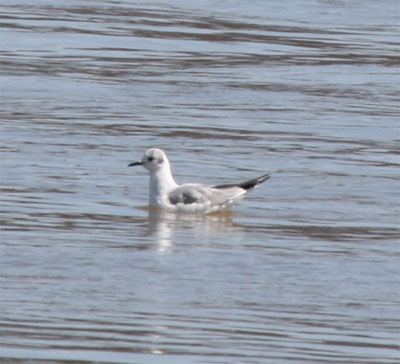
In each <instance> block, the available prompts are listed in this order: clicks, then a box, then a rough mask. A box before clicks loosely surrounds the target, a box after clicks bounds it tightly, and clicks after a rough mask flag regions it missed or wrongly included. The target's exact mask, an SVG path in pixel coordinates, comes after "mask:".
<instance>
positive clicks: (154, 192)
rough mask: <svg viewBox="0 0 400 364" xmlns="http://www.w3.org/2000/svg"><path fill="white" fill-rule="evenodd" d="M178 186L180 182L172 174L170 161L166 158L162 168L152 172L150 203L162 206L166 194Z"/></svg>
mask: <svg viewBox="0 0 400 364" xmlns="http://www.w3.org/2000/svg"><path fill="white" fill-rule="evenodd" d="M177 186H178V184H177V183H176V182H175V180H174V177H173V176H172V173H171V167H170V165H169V162H168V161H167V160H164V164H163V166H162V167H161V168H160V169H157V170H156V171H151V172H150V195H149V202H150V205H151V206H158V207H162V201H163V199H164V198H165V196H166V195H167V194H168V193H169V192H171V191H172V190H173V189H174V188H176V187H177Z"/></svg>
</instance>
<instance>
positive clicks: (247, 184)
mask: <svg viewBox="0 0 400 364" xmlns="http://www.w3.org/2000/svg"><path fill="white" fill-rule="evenodd" d="M270 177H271V175H269V174H264V175H262V176H260V177H257V178H252V179H249V180H248V181H245V182H242V183H233V184H228V185H218V186H213V188H221V189H223V188H230V187H240V188H243V189H244V190H246V191H247V190H251V189H252V188H254V187H256V186H258V185H259V184H260V183H263V182H265V181H266V180H267V179H269V178H270Z"/></svg>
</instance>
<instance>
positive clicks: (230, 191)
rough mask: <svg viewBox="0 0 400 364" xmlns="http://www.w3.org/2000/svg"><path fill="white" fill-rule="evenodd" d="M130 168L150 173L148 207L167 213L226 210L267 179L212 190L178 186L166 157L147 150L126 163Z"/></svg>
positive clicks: (190, 184)
mask: <svg viewBox="0 0 400 364" xmlns="http://www.w3.org/2000/svg"><path fill="white" fill-rule="evenodd" d="M132 166H143V167H144V168H146V169H147V170H148V171H149V172H150V191H149V205H150V206H152V207H157V208H160V209H162V210H166V211H170V212H191V213H195V212H201V213H205V214H210V213H214V212H217V211H222V210H227V209H229V208H230V207H231V206H232V205H233V204H235V203H237V202H239V201H240V200H241V199H243V198H244V197H245V195H246V193H247V191H249V190H251V189H252V188H254V187H256V186H257V185H259V184H260V183H262V182H264V181H266V180H267V179H269V178H270V176H269V174H264V175H262V176H260V177H257V178H253V179H250V180H248V181H245V182H242V183H237V184H225V185H218V186H212V187H207V186H204V185H202V184H198V183H185V184H182V185H179V184H177V183H176V182H175V179H174V177H173V176H172V173H171V167H170V164H169V161H168V158H167V155H166V154H165V153H164V151H162V150H161V149H157V148H151V149H148V150H146V152H145V153H144V155H143V157H142V159H141V160H140V161H138V162H133V163H131V164H129V167H132Z"/></svg>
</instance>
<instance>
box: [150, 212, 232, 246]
mask: <svg viewBox="0 0 400 364" xmlns="http://www.w3.org/2000/svg"><path fill="white" fill-rule="evenodd" d="M233 227H234V225H233V223H232V213H231V212H230V211H225V212H224V213H218V214H213V215H202V214H198V215H196V214H176V213H171V212H167V211H163V210H160V209H157V208H149V211H148V235H149V236H151V237H153V238H154V239H155V243H156V244H157V250H158V251H160V252H167V251H170V250H171V248H172V247H173V244H174V240H175V238H176V235H177V231H178V230H179V231H180V230H189V231H190V233H191V234H190V236H191V237H193V238H199V239H200V238H201V239H202V240H205V239H206V238H209V237H212V236H215V235H218V234H223V233H225V232H227V231H229V230H230V229H231V228H233Z"/></svg>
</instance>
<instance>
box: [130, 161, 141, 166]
mask: <svg viewBox="0 0 400 364" xmlns="http://www.w3.org/2000/svg"><path fill="white" fill-rule="evenodd" d="M142 164H143V162H132V163H130V164H128V167H133V166H141V165H142Z"/></svg>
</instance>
